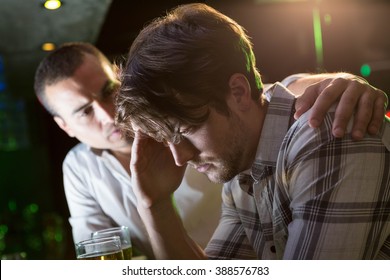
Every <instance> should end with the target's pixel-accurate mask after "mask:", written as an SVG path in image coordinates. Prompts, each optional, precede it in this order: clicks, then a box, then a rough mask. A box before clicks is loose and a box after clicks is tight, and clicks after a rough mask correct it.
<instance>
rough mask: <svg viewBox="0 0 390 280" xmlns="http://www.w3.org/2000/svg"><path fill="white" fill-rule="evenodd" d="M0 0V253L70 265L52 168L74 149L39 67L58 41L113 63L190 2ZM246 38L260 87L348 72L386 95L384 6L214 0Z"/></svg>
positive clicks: (388, 27) (387, 11) (345, 0)
mask: <svg viewBox="0 0 390 280" xmlns="http://www.w3.org/2000/svg"><path fill="white" fill-rule="evenodd" d="M44 2H45V1H43V0H29V1H26V0H0V194H1V198H0V257H1V258H2V259H7V258H8V259H10V258H14V259H15V258H25V259H74V258H75V256H74V247H73V241H72V237H71V231H70V225H69V223H68V217H69V212H68V208H67V205H66V201H65V195H64V191H63V183H62V170H61V164H62V160H63V159H64V157H65V155H66V153H67V151H68V150H69V149H70V148H71V147H72V146H74V145H75V144H76V141H75V140H74V139H71V138H69V137H68V136H67V135H66V134H65V133H64V132H62V130H60V129H59V128H58V127H57V125H56V124H55V123H54V121H53V120H52V118H51V117H50V116H49V114H48V113H46V112H45V110H44V109H43V108H42V107H41V106H40V104H39V103H38V101H37V100H36V98H35V95H34V92H33V77H34V72H35V69H36V67H37V65H38V63H39V61H40V60H41V59H42V58H43V57H44V56H45V55H47V52H48V51H50V50H52V48H53V47H54V48H55V46H58V45H60V44H62V43H64V42H69V41H86V42H91V43H93V44H95V45H96V46H97V47H98V48H100V49H101V50H102V51H103V53H105V54H106V55H107V56H108V57H109V58H110V59H112V60H117V59H118V58H123V57H125V56H126V53H127V51H128V49H129V46H130V45H131V43H132V41H133V39H134V38H135V36H136V35H137V33H138V32H139V30H140V29H141V28H142V26H143V25H144V24H145V23H147V22H148V21H150V20H151V19H153V18H154V17H156V16H160V15H162V14H164V12H165V11H166V10H169V9H171V8H172V7H174V6H176V5H178V4H182V3H189V2H193V1H178V0H177V1H176V0H143V1H135V0H82V1H81V0H63V1H62V6H61V7H60V8H59V9H56V10H49V9H46V8H45V7H44ZM198 2H203V3H206V4H209V5H210V6H212V7H214V8H217V9H218V10H220V11H221V12H223V13H225V14H227V15H228V16H230V17H232V18H233V19H235V20H236V21H238V22H239V23H240V24H241V25H243V26H244V27H245V28H246V29H247V31H248V33H249V35H250V36H251V37H252V39H253V43H254V49H255V54H256V56H257V64H258V68H259V69H260V72H261V74H262V77H263V80H264V82H275V81H278V80H281V79H283V78H284V77H285V76H287V75H290V74H293V73H298V72H318V71H328V72H332V71H348V72H351V73H354V74H358V75H361V76H363V77H364V78H366V79H367V80H368V81H369V82H370V83H371V84H372V85H374V86H376V87H378V88H381V89H382V90H384V91H386V92H390V36H389V34H390V20H389V18H390V1H388V0H322V1H320V0H273V1H272V0H250V1H249V0H235V1H233V0H232V1H229V0H220V1H217V0H215V1H212V0H210V1H198Z"/></svg>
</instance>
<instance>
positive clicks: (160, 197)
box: [130, 132, 205, 259]
mask: <svg viewBox="0 0 390 280" xmlns="http://www.w3.org/2000/svg"><path fill="white" fill-rule="evenodd" d="M130 169H131V173H132V185H133V188H134V193H135V194H136V196H137V200H138V206H137V207H138V211H139V213H140V215H141V217H142V219H143V221H144V223H145V226H146V229H147V231H148V234H149V238H150V242H151V245H152V248H153V251H154V254H155V256H156V258H157V259H203V258H205V255H204V252H203V250H201V249H200V247H199V246H198V245H197V244H195V242H194V241H193V240H191V238H190V237H189V236H188V234H187V233H186V231H185V229H184V227H183V224H182V222H181V219H180V217H179V216H178V214H177V212H176V209H175V208H174V205H173V203H172V199H171V198H172V193H173V192H174V191H175V190H176V188H177V187H178V186H179V184H180V182H181V180H182V178H183V174H184V171H185V167H178V166H176V164H175V162H174V160H173V157H172V154H171V151H170V149H169V148H168V147H166V146H164V145H163V144H162V143H158V142H156V141H154V140H153V139H151V138H149V137H147V136H145V135H142V134H141V133H140V132H137V133H136V136H135V139H134V142H133V147H132V158H131V163H130ZM150 174H153V176H151V175H150Z"/></svg>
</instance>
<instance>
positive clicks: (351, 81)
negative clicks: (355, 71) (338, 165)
mask: <svg viewBox="0 0 390 280" xmlns="http://www.w3.org/2000/svg"><path fill="white" fill-rule="evenodd" d="M290 77H291V76H290ZM290 77H288V78H287V80H288V79H289V78H290ZM288 88H289V89H290V90H291V91H292V92H293V93H294V94H295V95H297V96H300V97H299V98H298V100H297V104H296V114H295V117H296V118H298V117H299V116H300V115H301V114H302V113H304V112H306V111H307V110H308V109H309V108H310V107H311V106H313V110H312V114H311V117H310V125H311V126H312V127H318V126H319V125H320V124H321V123H322V120H323V119H324V116H325V114H326V112H327V111H328V109H329V108H330V107H331V105H332V104H334V103H335V102H336V101H337V100H338V99H339V98H340V101H339V104H338V107H337V111H336V118H335V121H334V123H333V129H332V133H333V135H334V136H335V137H342V136H343V135H344V133H345V130H346V126H347V123H348V121H349V120H350V119H351V117H352V115H353V113H354V111H356V114H355V121H354V126H353V133H352V136H353V138H354V139H356V140H359V139H362V138H363V135H364V134H365V132H366V131H368V132H369V133H370V134H372V135H375V134H376V133H378V130H379V127H380V126H381V124H382V122H383V116H384V114H385V108H386V106H387V102H388V100H387V96H386V94H385V93H384V92H383V91H381V90H380V89H377V88H375V87H372V86H371V85H369V84H368V83H367V82H366V81H365V80H364V79H362V78H360V77H358V76H355V75H352V74H348V73H325V74H317V75H302V74H301V75H298V79H296V80H293V82H292V83H290V84H289V85H288ZM340 96H341V97H340Z"/></svg>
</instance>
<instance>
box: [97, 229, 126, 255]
mask: <svg viewBox="0 0 390 280" xmlns="http://www.w3.org/2000/svg"><path fill="white" fill-rule="evenodd" d="M108 236H119V238H120V240H121V246H122V251H123V258H124V259H125V260H131V258H132V257H133V249H132V246H131V239H130V229H129V228H128V227H126V226H120V227H113V228H107V229H102V230H98V231H95V232H92V234H91V237H92V238H99V237H108Z"/></svg>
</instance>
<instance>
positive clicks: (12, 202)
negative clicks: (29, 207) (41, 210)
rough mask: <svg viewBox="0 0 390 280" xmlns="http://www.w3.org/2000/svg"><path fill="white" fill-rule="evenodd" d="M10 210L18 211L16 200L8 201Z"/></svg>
mask: <svg viewBox="0 0 390 280" xmlns="http://www.w3.org/2000/svg"><path fill="white" fill-rule="evenodd" d="M8 209H9V210H11V211H12V212H14V211H16V202H15V201H14V200H10V201H8Z"/></svg>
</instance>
